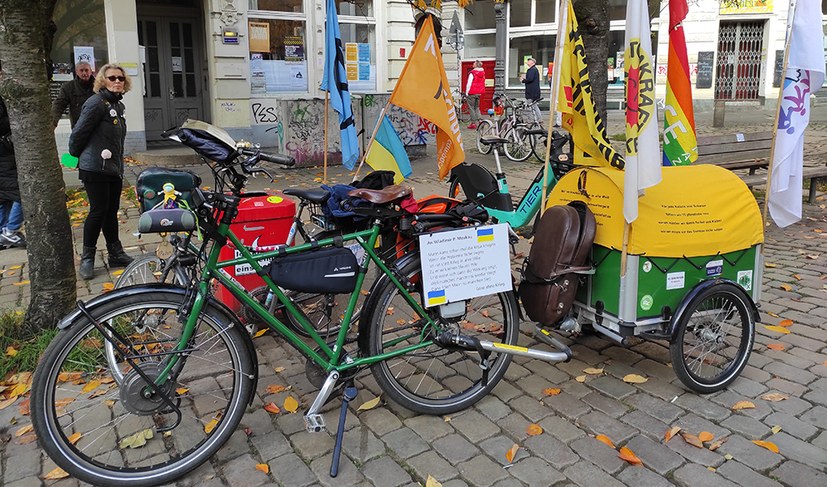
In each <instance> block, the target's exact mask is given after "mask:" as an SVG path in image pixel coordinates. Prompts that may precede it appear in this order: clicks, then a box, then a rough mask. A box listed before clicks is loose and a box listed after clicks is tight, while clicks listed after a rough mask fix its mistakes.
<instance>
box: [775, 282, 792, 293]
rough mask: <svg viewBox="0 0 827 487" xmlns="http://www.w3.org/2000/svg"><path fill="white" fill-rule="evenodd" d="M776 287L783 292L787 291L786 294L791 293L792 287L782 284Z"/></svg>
mask: <svg viewBox="0 0 827 487" xmlns="http://www.w3.org/2000/svg"><path fill="white" fill-rule="evenodd" d="M778 287H780V288H781V289H783V290H785V291H787V292H790V291H792V290H793V287H792V286H790V285H789V284H786V283H784V284H782V285H780V286H778Z"/></svg>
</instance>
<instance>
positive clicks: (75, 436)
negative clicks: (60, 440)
mask: <svg viewBox="0 0 827 487" xmlns="http://www.w3.org/2000/svg"><path fill="white" fill-rule="evenodd" d="M81 436H83V433H81V432H80V431H76V432H74V433H73V434H72V435H70V436H69V437H68V438H66V440H67V441H69V443H71V444H73V445H74V444H75V443H77V442H78V440H79V439H80V437H81Z"/></svg>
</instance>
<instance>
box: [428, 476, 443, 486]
mask: <svg viewBox="0 0 827 487" xmlns="http://www.w3.org/2000/svg"><path fill="white" fill-rule="evenodd" d="M425 487H442V484H441V483H440V482H439V481H438V480H437V479H435V478H433V477H431V476H430V475H428V480H426V481H425Z"/></svg>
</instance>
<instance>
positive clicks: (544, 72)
mask: <svg viewBox="0 0 827 487" xmlns="http://www.w3.org/2000/svg"><path fill="white" fill-rule="evenodd" d="M556 38H557V36H554V35H539V36H531V37H515V38H513V39H511V42H510V45H509V51H508V59H509V61H508V62H509V69H508V85H509V87H510V88H518V87H520V86H522V83H521V82H520V75H521V74H525V72H526V69H527V66H526V64H525V61H526V60H527V59H528V58H529V57H533V58H534V59H535V60H536V61H537V69H538V70H540V76H541V78H540V87H541V88H548V65H549V63H551V62H553V61H554V43H555V41H556Z"/></svg>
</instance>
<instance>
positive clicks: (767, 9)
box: [718, 0, 773, 15]
mask: <svg viewBox="0 0 827 487" xmlns="http://www.w3.org/2000/svg"><path fill="white" fill-rule="evenodd" d="M772 1H773V0H721V7H720V9H719V10H718V12H719V13H721V14H722V15H728V14H771V13H772Z"/></svg>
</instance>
